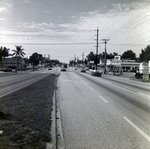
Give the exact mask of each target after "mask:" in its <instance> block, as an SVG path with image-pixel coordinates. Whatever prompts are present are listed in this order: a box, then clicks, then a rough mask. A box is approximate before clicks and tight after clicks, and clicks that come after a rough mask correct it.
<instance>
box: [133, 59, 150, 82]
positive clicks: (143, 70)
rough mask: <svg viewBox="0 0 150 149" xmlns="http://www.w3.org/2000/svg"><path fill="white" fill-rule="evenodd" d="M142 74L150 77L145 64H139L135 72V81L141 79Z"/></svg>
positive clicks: (148, 69)
mask: <svg viewBox="0 0 150 149" xmlns="http://www.w3.org/2000/svg"><path fill="white" fill-rule="evenodd" d="M144 74H149V77H150V68H149V67H148V63H147V62H142V63H140V65H139V67H138V68H137V69H136V70H135V74H134V76H135V78H136V79H142V78H143V75H144Z"/></svg>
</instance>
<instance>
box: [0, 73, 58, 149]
mask: <svg viewBox="0 0 150 149" xmlns="http://www.w3.org/2000/svg"><path fill="white" fill-rule="evenodd" d="M56 77H57V76H56V75H54V74H51V75H49V76H48V77H46V78H44V79H42V80H40V81H38V82H36V83H34V84H31V85H30V86H27V87H25V88H23V89H21V90H18V91H16V92H14V93H11V94H9V95H7V96H4V97H2V98H0V131H3V133H2V134H0V148H2V149H44V148H45V147H46V146H45V145H46V142H50V141H51V138H50V127H51V110H52V104H53V103H52V98H53V92H54V83H55V81H56Z"/></svg>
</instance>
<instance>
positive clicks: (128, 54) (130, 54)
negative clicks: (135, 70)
mask: <svg viewBox="0 0 150 149" xmlns="http://www.w3.org/2000/svg"><path fill="white" fill-rule="evenodd" d="M122 58H123V59H131V60H135V59H136V54H135V53H134V52H133V51H132V50H127V51H125V52H124V53H123V54H122Z"/></svg>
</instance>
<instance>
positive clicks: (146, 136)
mask: <svg viewBox="0 0 150 149" xmlns="http://www.w3.org/2000/svg"><path fill="white" fill-rule="evenodd" d="M123 118H124V119H125V120H126V121H127V122H128V123H129V124H130V125H131V126H132V127H134V128H135V129H136V130H137V131H138V132H139V133H140V134H141V135H142V136H143V137H144V138H145V139H147V140H148V141H149V142H150V137H149V136H148V135H147V134H145V133H144V132H143V131H142V130H141V129H140V128H138V127H137V126H136V125H135V124H134V123H132V122H131V121H130V120H129V119H127V118H126V117H123Z"/></svg>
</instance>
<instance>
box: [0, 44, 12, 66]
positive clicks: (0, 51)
mask: <svg viewBox="0 0 150 149" xmlns="http://www.w3.org/2000/svg"><path fill="white" fill-rule="evenodd" d="M9 50H10V49H8V48H6V47H4V48H3V47H2V46H1V48H0V62H1V63H2V58H3V57H4V64H3V68H5V58H6V57H8V56H9Z"/></svg>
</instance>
